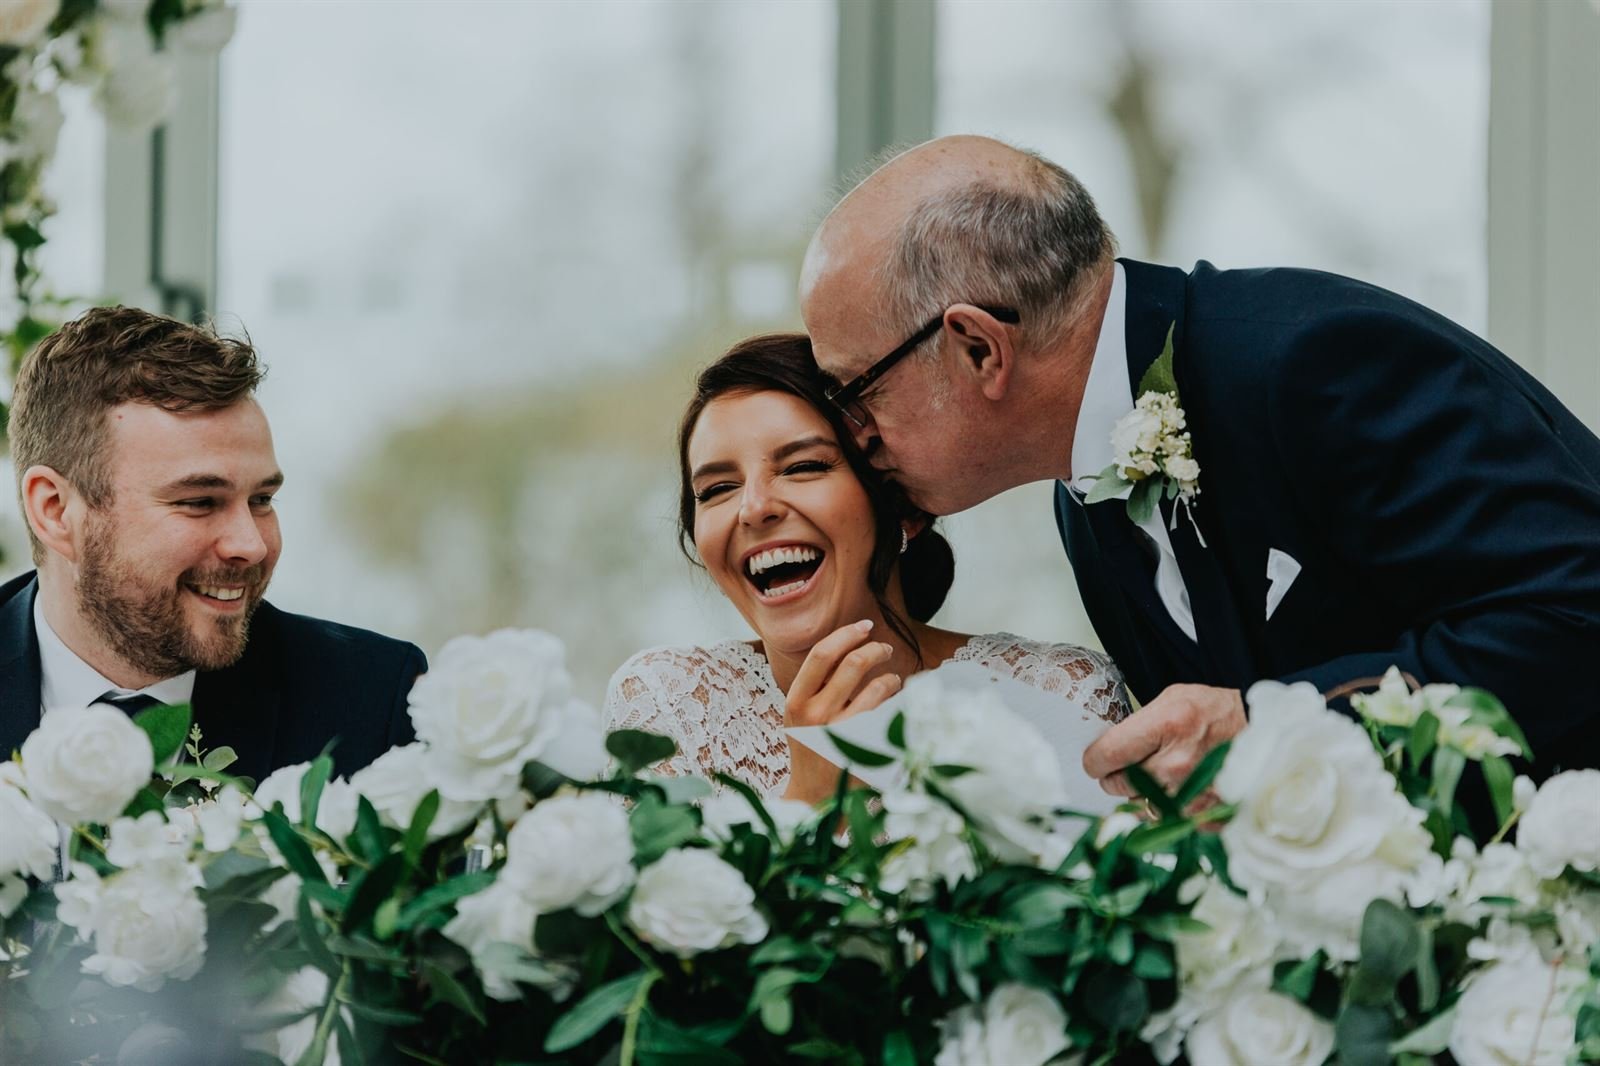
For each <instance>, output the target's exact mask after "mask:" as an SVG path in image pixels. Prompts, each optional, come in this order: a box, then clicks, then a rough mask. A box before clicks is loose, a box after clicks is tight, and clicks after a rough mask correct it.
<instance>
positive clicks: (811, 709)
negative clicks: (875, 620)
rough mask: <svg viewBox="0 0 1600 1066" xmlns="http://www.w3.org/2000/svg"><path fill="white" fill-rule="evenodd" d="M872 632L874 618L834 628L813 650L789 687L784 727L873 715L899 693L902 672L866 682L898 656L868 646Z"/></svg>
mask: <svg viewBox="0 0 1600 1066" xmlns="http://www.w3.org/2000/svg"><path fill="white" fill-rule="evenodd" d="M871 632H872V622H871V620H870V619H864V620H862V621H860V622H854V623H852V624H850V625H847V626H843V627H841V628H839V629H836V630H834V631H833V632H832V633H829V634H828V635H827V636H826V637H823V638H822V639H821V640H819V641H817V643H816V644H815V645H813V646H812V648H811V651H810V652H809V653H807V655H806V661H805V662H803V663H801V664H800V672H799V673H797V674H795V678H794V684H792V685H790V686H789V697H788V702H787V703H786V704H785V705H784V712H783V724H784V725H786V726H806V725H828V724H829V723H831V722H837V721H839V720H840V719H844V718H849V717H850V716H851V715H853V714H860V713H861V712H862V711H870V710H871V709H872V708H874V707H876V706H877V705H878V704H880V703H882V702H883V701H884V700H886V699H888V698H889V697H890V696H892V695H894V694H895V693H896V692H898V691H899V690H900V676H899V675H898V674H882V675H880V676H878V677H875V678H872V679H871V680H870V681H867V680H866V677H867V675H868V674H869V673H870V672H871V671H873V670H874V669H876V668H878V667H880V666H882V665H883V664H884V663H886V662H888V661H889V657H890V656H891V655H893V654H894V647H893V646H892V645H890V644H886V643H883V642H882V641H877V642H873V643H867V635H868V634H869V633H871ZM863 682H864V683H863Z"/></svg>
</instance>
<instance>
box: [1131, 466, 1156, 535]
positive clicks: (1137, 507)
mask: <svg viewBox="0 0 1600 1066" xmlns="http://www.w3.org/2000/svg"><path fill="white" fill-rule="evenodd" d="M1160 500H1161V479H1160V478H1156V477H1147V478H1145V479H1144V480H1143V481H1141V482H1139V483H1138V484H1136V485H1134V487H1133V495H1132V496H1129V497H1128V518H1129V519H1130V520H1131V521H1132V522H1133V524H1134V525H1137V526H1142V525H1144V524H1145V523H1146V522H1148V521H1150V516H1151V515H1153V514H1155V513H1156V504H1157V503H1159V502H1160Z"/></svg>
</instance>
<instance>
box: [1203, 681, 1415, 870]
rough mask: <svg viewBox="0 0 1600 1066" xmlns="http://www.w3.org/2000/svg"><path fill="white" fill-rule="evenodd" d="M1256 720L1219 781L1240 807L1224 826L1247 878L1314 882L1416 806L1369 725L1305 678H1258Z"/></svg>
mask: <svg viewBox="0 0 1600 1066" xmlns="http://www.w3.org/2000/svg"><path fill="white" fill-rule="evenodd" d="M1246 699H1247V701H1248V702H1249V704H1250V724H1249V725H1248V726H1246V727H1245V729H1244V730H1243V731H1242V732H1241V733H1240V734H1239V735H1238V736H1237V737H1236V738H1235V739H1234V741H1233V746H1232V748H1231V749H1229V751H1228V757H1227V761H1226V762H1225V763H1224V765H1223V767H1222V772H1221V773H1219V774H1218V775H1217V781H1216V790H1217V794H1218V795H1220V796H1221V797H1222V798H1223V799H1224V800H1225V801H1226V802H1228V803H1233V804H1236V805H1237V807H1238V810H1237V812H1236V813H1235V815H1234V817H1233V818H1232V819H1231V820H1230V821H1229V822H1228V824H1227V825H1226V826H1225V827H1224V828H1223V830H1222V839H1223V842H1224V843H1225V844H1226V845H1227V847H1228V870H1229V873H1230V874H1231V875H1232V877H1233V879H1234V881H1235V882H1236V883H1237V884H1239V885H1240V886H1241V887H1243V888H1257V887H1259V888H1264V889H1272V888H1277V889H1291V890H1292V889H1299V888H1309V887H1311V886H1312V885H1314V884H1316V883H1317V882H1318V881H1319V880H1320V879H1322V878H1323V877H1324V876H1326V875H1327V874H1330V873H1332V872H1334V871H1337V870H1340V869H1343V868H1347V867H1349V866H1351V865H1354V864H1356V863H1358V862H1360V861H1362V860H1364V859H1366V858H1368V857H1369V856H1370V855H1372V853H1373V852H1374V851H1375V850H1376V848H1377V846H1378V845H1379V843H1380V842H1381V841H1382V840H1383V838H1384V836H1385V835H1386V834H1387V833H1388V832H1389V830H1390V829H1391V828H1392V827H1393V826H1395V825H1396V824H1399V823H1403V822H1406V821H1409V820H1410V819H1411V817H1412V812H1413V811H1414V808H1412V807H1411V805H1410V804H1408V803H1407V802H1406V801H1405V799H1404V797H1402V796H1400V795H1399V793H1397V792H1396V791H1395V783H1394V778H1393V777H1391V776H1390V775H1389V773H1388V771H1386V770H1385V769H1384V766H1383V760H1382V759H1381V758H1380V757H1379V756H1378V753H1377V752H1376V751H1375V750H1373V747H1372V742H1371V740H1369V739H1368V737H1367V734H1366V731H1365V730H1363V729H1362V728H1361V727H1360V726H1359V725H1357V724H1356V723H1355V722H1353V721H1351V720H1350V719H1348V718H1345V717H1344V716H1342V715H1339V714H1336V713H1334V712H1333V711H1330V710H1328V709H1327V707H1326V704H1325V703H1324V702H1323V700H1322V697H1321V696H1320V695H1319V694H1318V693H1317V690H1316V689H1315V688H1313V687H1312V686H1311V685H1310V684H1308V683H1306V682H1299V683H1297V684H1295V685H1292V686H1286V685H1282V684H1279V683H1278V682H1275V681H1260V682H1257V683H1256V684H1254V685H1252V686H1251V688H1250V691H1249V693H1248V694H1247V695H1246Z"/></svg>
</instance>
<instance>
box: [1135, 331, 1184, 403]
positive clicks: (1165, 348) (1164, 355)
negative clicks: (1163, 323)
mask: <svg viewBox="0 0 1600 1066" xmlns="http://www.w3.org/2000/svg"><path fill="white" fill-rule="evenodd" d="M1177 328H1178V324H1177V323H1176V322H1174V323H1173V324H1172V325H1170V326H1168V327H1167V342H1166V343H1165V344H1163V345H1162V346H1161V354H1160V355H1159V356H1157V357H1156V361H1155V362H1153V363H1151V364H1150V369H1149V370H1146V371H1145V372H1144V377H1142V378H1140V379H1139V395H1140V396H1143V395H1144V394H1145V393H1147V392H1165V393H1168V394H1170V395H1173V396H1176V395H1177V394H1178V377H1177V375H1176V374H1175V373H1174V372H1173V369H1172V335H1173V333H1174V332H1176V331H1177Z"/></svg>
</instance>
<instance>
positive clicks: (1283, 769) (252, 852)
mask: <svg viewBox="0 0 1600 1066" xmlns="http://www.w3.org/2000/svg"><path fill="white" fill-rule="evenodd" d="M563 662H564V652H563V649H562V647H561V645H560V643H559V642H558V641H556V640H555V639H554V638H551V637H549V636H547V635H545V634H541V633H533V632H518V631H502V632H500V633H496V634H492V635H490V636H489V637H486V638H461V639H458V640H456V641H452V642H451V643H450V644H448V645H446V646H445V648H444V649H443V650H442V652H441V654H440V655H439V657H438V660H437V662H436V663H435V664H434V668H433V670H432V671H431V672H430V673H428V674H427V675H425V676H424V677H423V678H421V679H420V680H419V682H418V683H417V685H416V687H415V689H414V691H413V693H412V697H411V715H412V720H413V722H414V724H415V726H416V730H417V735H418V737H419V740H418V741H417V742H416V743H414V744H411V745H409V746H407V747H404V748H399V749H396V750H394V751H391V752H390V753H388V754H387V755H385V756H383V757H382V758H380V759H379V760H378V761H377V762H376V763H374V764H373V765H372V766H370V767H368V768H366V769H364V770H362V771H360V772H358V773H357V774H355V775H354V776H353V777H352V778H351V779H350V780H348V781H345V780H341V779H335V778H332V777H331V775H330V770H331V764H330V761H329V759H328V758H327V757H326V756H324V757H322V758H320V759H317V760H316V761H314V762H312V763H310V764H301V765H298V766H293V767H288V768H285V769H283V770H279V771H278V772H276V773H274V774H273V775H272V776H271V777H269V778H268V779H267V780H266V781H264V782H262V783H261V784H260V786H259V787H256V788H254V789H253V790H252V789H250V788H249V787H248V783H247V782H241V781H236V780H233V779H231V778H229V777H228V775H227V773H226V771H227V768H228V766H229V765H230V763H231V760H232V758H233V754H232V753H231V752H229V751H226V750H219V751H214V752H205V751H203V750H202V749H201V747H200V744H199V738H196V737H194V736H193V735H192V734H190V733H189V732H188V731H189V724H188V723H189V714H188V710H187V709H186V708H156V709H152V710H148V711H145V712H142V713H141V714H140V715H139V716H138V717H137V718H135V719H133V720H129V719H128V718H127V717H125V716H124V715H122V714H121V713H120V712H117V711H114V710H111V709H109V708H104V707H99V708H90V709H88V710H70V711H47V712H46V713H45V715H44V718H43V720H42V722H41V724H40V726H39V728H38V729H37V730H36V731H35V732H34V733H33V734H32V735H31V736H30V737H29V738H28V739H27V740H26V741H25V743H24V744H23V747H22V750H21V753H20V756H19V758H18V759H16V760H15V761H13V762H10V763H6V764H3V765H0V913H3V914H4V915H5V926H4V934H5V939H4V940H3V941H0V947H4V950H5V955H4V958H5V959H8V960H9V962H6V963H4V964H3V965H4V967H5V968H4V969H0V1058H3V1059H4V1061H81V1060H89V1059H94V1060H95V1061H110V1060H113V1059H114V1060H115V1061H119V1062H127V1061H173V1060H182V1061H228V1062H259V1063H273V1062H284V1063H295V1064H303V1066H313V1064H316V1063H339V1062H343V1063H357V1062H375V1061H381V1062H390V1061H414V1062H422V1063H446V1062H490V1061H497V1062H498V1061H506V1062H511V1061H516V1062H529V1061H538V1062H550V1063H592V1062H600V1061H615V1062H619V1063H621V1064H623V1066H629V1064H633V1063H641V1064H642V1063H663V1064H664V1063H669V1062H687V1061H693V1062H697V1063H729V1064H733V1063H740V1062H752V1063H754V1062H761V1063H765V1062H779V1061H830V1062H851V1063H861V1064H875V1066H876V1064H883V1066H911V1064H913V1063H919V1062H933V1063H935V1064H936V1066H989V1064H995V1063H1006V1064H1015V1066H1044V1064H1046V1063H1067V1062H1071V1063H1078V1062H1096V1063H1106V1062H1111V1061H1124V1060H1126V1059H1130V1058H1132V1059H1143V1058H1153V1059H1155V1060H1157V1061H1159V1062H1162V1063H1169V1062H1172V1061H1175V1060H1178V1059H1180V1058H1184V1059H1187V1061H1189V1062H1192V1063H1205V1064H1207V1066H1213V1064H1235V1063H1237V1064H1245V1063H1273V1064H1290V1066H1316V1064H1320V1063H1324V1062H1326V1061H1329V1060H1330V1058H1332V1057H1334V1056H1337V1058H1338V1060H1339V1061H1340V1062H1352V1063H1380V1062H1398V1063H1402V1064H1407V1066H1410V1064H1417V1066H1420V1064H1422V1063H1426V1062H1429V1061H1432V1057H1433V1056H1436V1055H1440V1054H1443V1053H1446V1052H1448V1054H1449V1055H1450V1056H1452V1057H1453V1058H1454V1060H1455V1061H1457V1062H1460V1063H1463V1064H1465V1063H1477V1062H1500V1061H1505V1062H1511V1061H1515V1062H1526V1063H1541V1064H1542V1063H1549V1064H1552V1066H1554V1064H1561V1063H1567V1062H1575V1061H1590V1060H1593V1059H1595V1058H1596V1057H1597V1056H1600V840H1597V839H1596V836H1595V834H1594V832H1593V829H1594V823H1593V813H1594V811H1595V809H1596V808H1597V807H1600V770H1578V771H1569V772H1567V773H1562V774H1558V775H1556V776H1554V777H1552V778H1550V779H1549V780H1548V781H1546V782H1545V783H1544V784H1543V785H1542V786H1539V787H1537V788H1535V787H1534V786H1533V784H1532V782H1531V781H1529V780H1528V779H1526V778H1520V777H1517V776H1516V775H1515V774H1514V773H1513V772H1512V769H1511V765H1510V763H1509V762H1507V761H1506V760H1507V758H1508V756H1511V755H1514V754H1515V755H1526V754H1527V750H1526V743H1525V741H1524V740H1523V738H1522V735H1521V733H1520V731H1519V730H1518V729H1517V727H1516V725H1515V723H1514V722H1513V721H1512V720H1511V718H1510V717H1509V715H1507V714H1506V712H1505V709H1504V708H1503V707H1502V706H1501V705H1500V704H1499V703H1498V701H1496V700H1494V699H1493V697H1491V696H1489V695H1488V694H1487V693H1483V692H1481V691H1477V690H1472V689H1456V688H1454V687H1450V686H1428V687H1426V688H1423V689H1421V690H1420V691H1415V692H1413V691H1411V689H1410V687H1409V686H1407V685H1406V684H1405V682H1404V680H1403V679H1402V678H1401V677H1400V675H1399V674H1398V673H1397V672H1393V673H1391V674H1390V675H1389V676H1388V677H1387V678H1386V679H1385V681H1384V684H1383V686H1382V687H1381V688H1380V689H1379V691H1378V692H1377V693H1376V694H1374V695H1372V696H1369V697H1365V698H1362V699H1359V700H1357V701H1356V703H1357V705H1358V707H1359V709H1360V713H1361V715H1362V717H1361V718H1360V720H1355V719H1352V718H1349V717H1346V716H1343V715H1340V714H1337V713H1335V712H1333V711H1331V710H1330V709H1329V708H1328V707H1327V705H1326V704H1325V702H1324V701H1323V699H1322V697H1321V696H1319V695H1318V694H1317V693H1316V692H1315V691H1314V690H1313V689H1312V688H1311V687H1310V686H1308V685H1305V684H1299V685H1293V686H1285V685H1281V684H1277V683H1275V682H1262V683H1259V684H1257V685H1256V686H1254V687H1253V688H1252V689H1251V690H1250V692H1249V693H1248V696H1247V699H1248V702H1249V704H1250V709H1251V715H1250V725H1249V726H1248V727H1247V728H1246V729H1245V730H1244V731H1243V732H1242V733H1241V734H1240V735H1239V736H1238V737H1236V738H1235V739H1234V741H1233V742H1232V744H1231V746H1225V747H1223V748H1219V749H1217V750H1216V751H1215V752H1213V753H1212V754H1211V755H1210V756H1208V757H1207V758H1206V759H1205V760H1204V761H1203V762H1202V763H1201V765H1200V766H1199V767H1198V768H1197V769H1196V770H1195V772H1194V774H1193V775H1192V776H1191V777H1190V779H1189V780H1188V781H1186V782H1185V783H1184V784H1183V785H1182V786H1181V787H1180V788H1179V789H1178V790H1177V791H1176V792H1174V793H1170V794H1169V793H1167V792H1165V791H1163V790H1162V789H1161V788H1160V787H1159V786H1157V785H1156V784H1155V783H1154V782H1153V781H1151V780H1150V779H1149V778H1148V777H1147V776H1146V775H1144V774H1143V773H1141V772H1140V771H1139V770H1138V768H1134V769H1133V770H1131V771H1130V777H1131V778H1132V779H1133V781H1134V783H1135V785H1136V786H1137V787H1139V788H1140V789H1141V791H1142V792H1143V793H1144V795H1145V796H1146V797H1147V798H1148V800H1149V801H1150V803H1151V805H1152V806H1153V808H1154V809H1155V810H1156V811H1157V812H1158V814H1157V816H1156V817H1154V818H1153V819H1150V820H1145V819H1141V818H1140V817H1137V816H1135V814H1134V813H1132V811H1131V808H1127V809H1121V810H1118V811H1117V812H1116V813H1113V814H1111V815H1109V816H1107V817H1105V818H1094V817H1091V816H1087V815H1081V814H1075V813H1073V812H1072V811H1071V809H1070V807H1071V799H1072V797H1070V796H1068V795H1066V794H1065V790H1064V789H1063V787H1062V783H1061V779H1060V775H1059V767H1058V766H1057V764H1056V761H1055V756H1054V754H1053V753H1052V752H1050V750H1049V745H1048V743H1047V742H1046V741H1045V740H1044V738H1043V737H1042V736H1040V735H1039V734H1038V733H1037V731H1036V730H1035V729H1034V727H1033V726H1031V725H1030V724H1029V723H1028V722H1027V721H1026V720H1025V719H1023V718H1021V717H1020V716H1017V715H1014V714H1013V713H1011V712H1010V711H1009V710H1007V709H1006V708H1005V707H1004V706H1003V705H1001V704H1000V703H999V702H998V701H997V700H995V699H992V698H989V697H987V696H973V695H970V694H956V693H955V692H953V691H950V690H946V689H945V688H944V687H943V686H942V684H941V681H940V679H939V677H938V676H937V674H936V673H935V674H927V675H922V676H919V677H916V678H912V679H911V680H910V681H909V682H908V683H907V685H906V686H905V688H904V690H903V691H902V692H901V693H900V694H899V695H897V696H896V697H895V698H894V701H893V702H892V703H891V704H890V707H891V709H892V714H893V718H892V724H891V725H890V726H889V728H888V730H887V734H886V736H885V738H884V742H883V745H882V747H883V749H884V750H882V751H874V750H868V749H865V748H862V747H858V746H855V745H852V744H850V743H849V742H847V741H844V740H843V739H842V738H838V737H835V741H836V743H838V744H839V747H840V750H841V751H843V752H844V753H845V754H846V755H847V756H848V757H849V759H850V760H852V764H853V765H854V764H859V765H860V766H862V767H867V766H871V767H880V768H881V767H888V768H890V769H891V771H892V772H891V773H890V775H889V777H888V778H885V780H893V781H894V782H895V783H894V784H893V785H892V786H889V787H886V788H884V789H882V790H872V789H866V788H854V789H853V788H850V787H849V784H848V778H846V777H844V776H843V775H841V781H840V786H839V789H838V791H837V792H836V794H835V795H834V796H833V797H832V798H831V799H830V800H829V801H827V802H825V803H823V804H821V805H820V806H819V807H817V808H816V809H812V808H809V807H806V806H804V805H802V804H797V803H793V802H790V801H783V800H775V801H768V802H765V803H763V802H762V800H761V799H760V798H758V797H757V796H756V795H755V794H754V793H753V792H752V791H751V790H750V789H748V788H747V787H745V786H743V785H742V784H739V783H738V782H736V781H734V780H732V779H729V778H722V779H721V781H722V783H723V784H724V785H725V786H727V791H725V792H723V793H721V794H718V795H713V794H712V787H711V785H710V784H709V783H708V782H706V781H703V780H699V779H697V778H673V777H660V776H654V775H650V774H648V773H646V772H645V771H646V770H647V769H648V767H649V766H651V765H654V764H655V763H657V762H659V761H660V760H661V759H663V758H666V757H668V756H669V755H670V754H671V753H672V751H673V750H674V748H673V744H672V743H671V742H670V741H668V740H665V739H664V738H661V737H657V736H652V735H650V734H647V733H640V732H633V731H622V732H618V733H614V734H612V735H611V736H610V737H609V738H605V739H604V740H602V737H601V734H600V730H599V728H598V716H597V715H596V714H595V712H594V711H593V710H592V709H591V708H590V707H588V706H587V705H585V704H584V703H582V702H581V701H579V700H577V699H576V698H575V697H574V695H573V692H572V687H571V684H570V680H569V679H568V676H567V674H566V671H565V669H564V666H563ZM186 738H187V744H185V740H186ZM602 745H603V746H602ZM182 754H186V755H187V758H186V759H184V760H183V761H181V762H178V763H176V764H174V765H171V767H170V768H169V769H167V770H166V771H165V772H164V773H161V774H157V775H155V776H153V777H152V773H153V771H154V770H155V769H156V768H157V767H160V766H162V765H163V764H170V763H171V760H172V759H173V758H174V757H176V756H179V755H182ZM608 754H609V757H610V765H609V767H608V766H607V765H606V763H607V757H608ZM1472 766H1477V767H1480V768H1481V771H1482V772H1481V773H1478V772H1476V771H1475V772H1474V773H1473V774H1471V775H1470V776H1466V775H1464V771H1466V770H1467V769H1468V768H1469V767H1472ZM874 776H876V775H874ZM1460 789H1486V791H1487V793H1488V796H1489V797H1490V798H1491V800H1492V802H1493V805H1494V807H1495V809H1496V811H1497V812H1498V814H1499V825H1498V827H1497V829H1496V831H1495V832H1494V834H1493V836H1492V837H1491V838H1490V839H1489V840H1487V841H1485V842H1483V843H1482V844H1481V845H1480V844H1479V842H1477V841H1476V840H1475V839H1474V837H1473V835H1472V833H1471V831H1470V829H1469V826H1468V822H1467V819H1466V816H1465V815H1464V814H1463V812H1462V810H1461V808H1460V807H1459V806H1458V804H1457V801H1456V795H1457V792H1458V790H1460ZM1212 796H1215V797H1216V799H1210V798H1208V797H1212ZM58 823H64V824H70V825H73V826H74V830H73V836H72V842H73V843H72V846H71V849H70V854H69V855H68V863H67V871H68V876H67V878H66V879H65V880H63V881H60V882H58V883H55V884H48V883H46V882H47V881H48V879H49V878H50V877H51V873H52V868H53V867H54V865H55V860H56V849H57V841H58V835H57V828H56V827H57V824H58ZM1218 824H1220V825H1221V828H1220V831H1216V826H1217V825H1218ZM29 878H32V879H33V882H32V883H30V882H29V880H28V879H29ZM85 978H88V979H87V980H85ZM195 1019H203V1020H204V1027H203V1028H197V1027H196V1025H195ZM152 1047H156V1048H158V1049H159V1054H155V1055H154V1057H153V1058H152V1057H151V1055H152V1053H151V1052H150V1050H149V1049H150V1048H152ZM141 1048H143V1049H145V1050H144V1051H143V1052H141V1051H140V1049H141ZM141 1054H144V1055H145V1056H146V1057H145V1058H144V1059H141V1058H140V1055H141Z"/></svg>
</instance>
